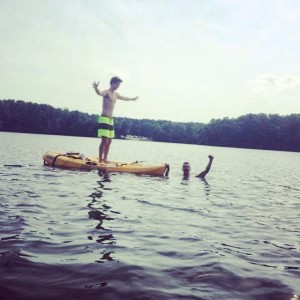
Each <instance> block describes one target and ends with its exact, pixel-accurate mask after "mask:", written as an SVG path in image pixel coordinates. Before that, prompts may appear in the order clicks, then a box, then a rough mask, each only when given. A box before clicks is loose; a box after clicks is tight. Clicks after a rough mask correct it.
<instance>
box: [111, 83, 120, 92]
mask: <svg viewBox="0 0 300 300" xmlns="http://www.w3.org/2000/svg"><path fill="white" fill-rule="evenodd" d="M120 84H121V82H116V83H113V84H112V85H111V87H112V89H113V90H114V91H115V90H116V89H117V88H118V87H119V86H120Z"/></svg>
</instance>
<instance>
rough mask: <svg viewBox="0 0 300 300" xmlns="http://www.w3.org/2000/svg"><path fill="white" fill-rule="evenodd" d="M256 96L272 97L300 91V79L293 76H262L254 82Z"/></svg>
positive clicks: (253, 87)
mask: <svg viewBox="0 0 300 300" xmlns="http://www.w3.org/2000/svg"><path fill="white" fill-rule="evenodd" d="M251 85H252V90H253V92H254V93H255V94H263V95H270V94H276V93H280V92H284V91H289V90H293V89H300V77H297V76H293V75H276V74H260V75H259V76H257V78H255V79H254V80H253V82H252V84H251Z"/></svg>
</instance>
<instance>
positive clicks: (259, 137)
mask: <svg viewBox="0 0 300 300" xmlns="http://www.w3.org/2000/svg"><path fill="white" fill-rule="evenodd" d="M97 117H98V116H97V115H90V114H87V113H82V112H79V111H69V110H68V109H59V108H54V107H52V106H50V105H45V104H36V103H31V102H24V101H20V100H18V101H16V100H0V131H10V132H24V133H40V134H55V135H70V136H85V137H95V136H97ZM115 130H116V137H117V138H120V137H121V136H123V135H137V136H144V137H148V138H149V139H151V140H153V141H162V142H171V143H185V144H199V145H211V146H225V147H238V148H253V149H267V150H285V151H298V152H299V151H300V114H291V115H288V116H279V115H266V114H257V115H255V114H248V115H245V116H241V117H239V118H236V119H229V118H224V119H213V120H211V121H210V122H209V123H208V124H202V123H180V122H171V121H163V120H159V121H157V120H149V119H141V120H135V119H129V118H115Z"/></svg>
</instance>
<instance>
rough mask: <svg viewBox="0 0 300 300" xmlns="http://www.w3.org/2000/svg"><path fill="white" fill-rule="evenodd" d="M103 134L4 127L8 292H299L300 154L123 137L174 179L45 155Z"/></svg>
mask: <svg viewBox="0 0 300 300" xmlns="http://www.w3.org/2000/svg"><path fill="white" fill-rule="evenodd" d="M98 144H99V140H98V139H96V138H95V139H93V138H81V137H63V136H50V135H31V134H18V133H5V132H0V152H1V155H0V178H1V181H0V207H1V210H0V234H1V235H0V246H1V247H0V249H1V250H0V251H1V254H0V299H1V300H4V299H5V300H10V299H84V300H86V299H221V298H222V299H291V298H292V299H299V297H298V296H297V295H299V294H300V222H299V220H300V184H299V175H300V171H299V170H300V155H299V153H290V152H276V151H260V150H248V149H234V148H221V147H207V146H198V145H182V144H168V143H155V142H140V141H126V140H114V141H113V143H112V145H111V152H110V158H111V159H114V160H119V161H135V160H139V161H143V162H145V163H147V162H148V163H154V162H159V163H160V162H163V163H169V164H170V166H171V170H170V174H169V178H159V177H151V176H136V175H132V174H111V175H110V178H109V180H104V179H103V178H101V177H99V175H98V173H97V172H96V171H90V172H87V171H70V170H61V169H53V168H49V167H45V166H43V161H42V155H43V153H44V152H46V151H47V150H59V151H62V152H68V151H72V150H73V151H79V152H84V153H85V154H86V155H92V156H96V155H97V152H98ZM209 154H212V155H214V157H215V159H214V161H213V165H212V168H211V171H210V173H209V174H208V175H207V176H206V181H203V180H200V179H198V178H195V177H194V175H196V174H197V173H199V172H200V171H202V170H203V169H204V168H205V166H206V164H207V162H208V158H207V156H208V155H209ZM186 160H188V161H189V162H190V163H191V165H192V176H191V177H190V179H189V180H188V181H184V180H182V176H181V165H182V163H183V161H186ZM9 165H12V166H9ZM293 295H295V296H293Z"/></svg>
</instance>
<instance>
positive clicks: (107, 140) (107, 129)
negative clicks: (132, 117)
mask: <svg viewBox="0 0 300 300" xmlns="http://www.w3.org/2000/svg"><path fill="white" fill-rule="evenodd" d="M121 82H122V80H121V79H120V78H119V77H113V78H112V79H111V80H110V88H109V89H107V90H103V91H100V90H99V87H98V86H99V81H98V82H95V81H94V82H93V88H94V89H95V92H96V93H97V94H98V95H99V96H102V97H103V102H102V114H101V116H100V117H99V118H98V123H99V129H98V137H101V138H102V141H101V143H100V146H99V163H107V156H108V152H109V147H110V144H111V140H112V139H113V138H114V137H115V130H114V120H113V117H112V116H113V111H114V107H115V104H116V100H117V99H120V100H124V101H136V100H137V99H138V97H134V98H128V97H124V96H121V95H120V94H118V93H117V92H116V89H117V88H118V87H119V86H120V83H121Z"/></svg>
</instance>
